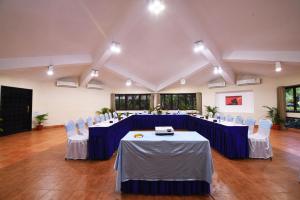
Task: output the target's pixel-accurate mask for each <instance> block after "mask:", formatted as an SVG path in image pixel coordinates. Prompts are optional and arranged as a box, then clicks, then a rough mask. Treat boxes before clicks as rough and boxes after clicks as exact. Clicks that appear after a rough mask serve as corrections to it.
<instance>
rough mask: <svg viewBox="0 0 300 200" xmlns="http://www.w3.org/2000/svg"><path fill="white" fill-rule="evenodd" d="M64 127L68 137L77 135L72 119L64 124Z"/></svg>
mask: <svg viewBox="0 0 300 200" xmlns="http://www.w3.org/2000/svg"><path fill="white" fill-rule="evenodd" d="M65 128H66V131H67V136H68V137H71V136H73V135H77V129H76V126H75V123H74V122H73V121H72V120H70V121H68V123H67V124H65Z"/></svg>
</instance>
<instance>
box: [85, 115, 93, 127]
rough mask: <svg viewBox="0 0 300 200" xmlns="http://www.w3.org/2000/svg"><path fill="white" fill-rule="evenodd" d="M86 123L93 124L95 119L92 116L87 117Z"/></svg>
mask: <svg viewBox="0 0 300 200" xmlns="http://www.w3.org/2000/svg"><path fill="white" fill-rule="evenodd" d="M86 124H87V126H88V127H90V126H93V119H92V117H88V118H87V119H86Z"/></svg>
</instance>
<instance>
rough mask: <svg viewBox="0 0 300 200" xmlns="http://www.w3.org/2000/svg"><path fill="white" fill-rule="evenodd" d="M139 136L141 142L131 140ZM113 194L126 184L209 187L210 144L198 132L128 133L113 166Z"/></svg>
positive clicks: (211, 167)
mask: <svg viewBox="0 0 300 200" xmlns="http://www.w3.org/2000/svg"><path fill="white" fill-rule="evenodd" d="M136 133H141V134H143V135H144V137H143V138H134V134H136ZM115 169H116V170H117V172H118V175H117V180H116V190H117V191H120V189H121V188H120V186H121V182H124V181H127V180H146V181H158V180H163V181H188V180H200V181H206V182H208V183H211V181H212V174H213V163H212V157H211V150H210V144H209V141H208V140H207V139H206V138H204V137H202V136H201V135H200V134H198V133H197V132H188V131H182V132H175V134H174V136H156V135H155V133H154V131H130V132H129V133H128V134H127V135H126V136H125V137H124V138H123V139H122V140H121V143H120V145H119V149H118V156H117V159H116V162H115Z"/></svg>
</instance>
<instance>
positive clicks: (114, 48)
mask: <svg viewBox="0 0 300 200" xmlns="http://www.w3.org/2000/svg"><path fill="white" fill-rule="evenodd" d="M110 51H111V52H112V53H115V54H119V53H121V51H122V49H121V45H120V43H118V42H112V43H111V45H110Z"/></svg>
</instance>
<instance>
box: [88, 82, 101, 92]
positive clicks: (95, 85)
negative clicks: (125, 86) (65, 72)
mask: <svg viewBox="0 0 300 200" xmlns="http://www.w3.org/2000/svg"><path fill="white" fill-rule="evenodd" d="M103 87H104V85H103V83H102V82H101V81H98V80H91V81H90V82H88V84H87V85H86V88H87V89H96V90H103Z"/></svg>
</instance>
